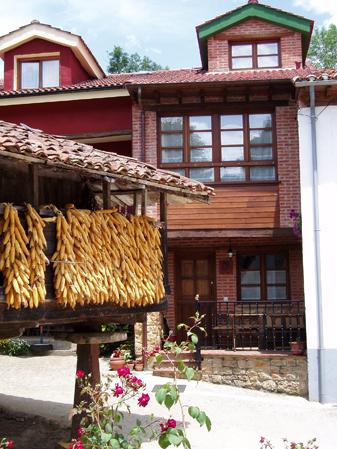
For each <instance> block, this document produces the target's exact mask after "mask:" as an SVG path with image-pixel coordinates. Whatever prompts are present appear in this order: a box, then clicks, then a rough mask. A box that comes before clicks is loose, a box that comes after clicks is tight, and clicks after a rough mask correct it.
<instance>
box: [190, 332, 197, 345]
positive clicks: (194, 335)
mask: <svg viewBox="0 0 337 449" xmlns="http://www.w3.org/2000/svg"><path fill="white" fill-rule="evenodd" d="M191 340H192V343H194V344H195V345H196V344H197V343H198V336H197V335H196V334H192V335H191Z"/></svg>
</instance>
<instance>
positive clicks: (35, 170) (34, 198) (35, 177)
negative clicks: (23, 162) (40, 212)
mask: <svg viewBox="0 0 337 449" xmlns="http://www.w3.org/2000/svg"><path fill="white" fill-rule="evenodd" d="M29 185H30V201H31V203H32V206H33V207H35V208H37V207H39V167H38V166H37V165H36V164H31V165H29Z"/></svg>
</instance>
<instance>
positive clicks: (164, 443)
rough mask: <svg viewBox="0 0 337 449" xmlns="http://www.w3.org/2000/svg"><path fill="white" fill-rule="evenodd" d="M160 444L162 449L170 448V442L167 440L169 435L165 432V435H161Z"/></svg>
mask: <svg viewBox="0 0 337 449" xmlns="http://www.w3.org/2000/svg"><path fill="white" fill-rule="evenodd" d="M158 443H159V446H160V447H161V448H162V449H166V448H167V447H169V445H170V442H169V440H168V439H167V434H166V432H165V433H162V434H161V435H160V437H159V440H158Z"/></svg>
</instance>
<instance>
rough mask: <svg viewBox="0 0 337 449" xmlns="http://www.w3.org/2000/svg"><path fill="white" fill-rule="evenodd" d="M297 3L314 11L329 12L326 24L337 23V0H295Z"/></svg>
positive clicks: (319, 12)
mask: <svg viewBox="0 0 337 449" xmlns="http://www.w3.org/2000/svg"><path fill="white" fill-rule="evenodd" d="M295 5H296V6H300V7H302V8H304V9H307V10H310V11H313V12H315V13H317V14H327V15H328V19H327V20H326V24H328V23H335V24H337V1H336V0H295Z"/></svg>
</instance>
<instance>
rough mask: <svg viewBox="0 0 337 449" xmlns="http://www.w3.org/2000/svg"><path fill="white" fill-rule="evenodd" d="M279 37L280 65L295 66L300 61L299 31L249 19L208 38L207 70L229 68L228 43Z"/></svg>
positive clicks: (300, 41)
mask: <svg viewBox="0 0 337 449" xmlns="http://www.w3.org/2000/svg"><path fill="white" fill-rule="evenodd" d="M269 38H273V39H279V41H280V48H281V66H282V67H283V68H295V67H296V63H298V64H300V63H301V61H302V40H301V35H300V33H296V32H294V31H291V30H288V29H286V28H282V27H280V26H278V25H274V24H272V23H269V22H264V21H262V20H257V19H249V20H246V21H245V22H242V23H240V24H239V25H237V26H234V27H231V28H230V29H228V30H225V31H223V32H221V33H219V34H216V35H215V36H212V37H210V38H209V39H208V70H209V71H210V72H216V71H228V70H229V67H230V65H229V43H230V42H233V41H249V40H251V41H252V40H260V39H269Z"/></svg>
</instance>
